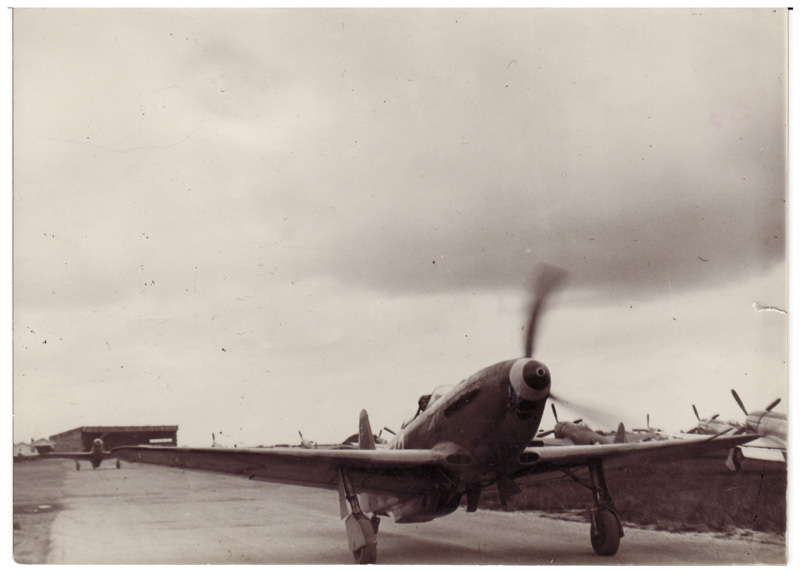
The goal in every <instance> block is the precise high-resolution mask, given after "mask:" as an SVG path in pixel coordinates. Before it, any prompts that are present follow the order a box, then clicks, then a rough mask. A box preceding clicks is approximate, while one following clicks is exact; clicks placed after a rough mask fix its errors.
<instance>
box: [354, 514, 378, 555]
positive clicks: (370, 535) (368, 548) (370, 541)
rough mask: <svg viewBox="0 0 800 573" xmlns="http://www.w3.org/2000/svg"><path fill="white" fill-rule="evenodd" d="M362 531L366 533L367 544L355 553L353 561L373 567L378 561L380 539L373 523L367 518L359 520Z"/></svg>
mask: <svg viewBox="0 0 800 573" xmlns="http://www.w3.org/2000/svg"><path fill="white" fill-rule="evenodd" d="M358 524H359V525H360V526H361V531H362V532H364V539H365V540H366V541H367V544H366V545H365V546H364V547H361V548H360V549H356V550H355V551H353V559H355V561H356V563H358V564H359V565H372V564H374V563H375V562H376V561H377V560H378V537H377V535H375V530H374V528H373V526H372V521H370V520H369V519H367V518H366V517H360V518H358Z"/></svg>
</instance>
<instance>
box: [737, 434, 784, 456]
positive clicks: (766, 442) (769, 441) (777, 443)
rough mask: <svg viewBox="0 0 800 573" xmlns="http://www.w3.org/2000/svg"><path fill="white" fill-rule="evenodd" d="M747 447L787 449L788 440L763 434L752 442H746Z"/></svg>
mask: <svg viewBox="0 0 800 573" xmlns="http://www.w3.org/2000/svg"><path fill="white" fill-rule="evenodd" d="M745 447H747V448H761V449H765V450H781V451H784V452H785V451H786V442H785V441H784V440H781V439H780V438H776V437H774V436H762V437H760V438H758V437H757V438H756V439H755V440H753V441H752V442H748V443H747V444H745Z"/></svg>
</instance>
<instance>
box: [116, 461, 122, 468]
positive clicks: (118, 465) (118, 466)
mask: <svg viewBox="0 0 800 573" xmlns="http://www.w3.org/2000/svg"><path fill="white" fill-rule="evenodd" d="M121 466H122V464H121V463H120V462H119V460H117V469H119V468H120V467H121Z"/></svg>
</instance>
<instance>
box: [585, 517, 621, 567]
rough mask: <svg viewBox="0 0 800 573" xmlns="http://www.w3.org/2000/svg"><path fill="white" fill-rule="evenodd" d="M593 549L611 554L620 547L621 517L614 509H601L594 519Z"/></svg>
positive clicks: (600, 552) (599, 553)
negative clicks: (618, 516)
mask: <svg viewBox="0 0 800 573" xmlns="http://www.w3.org/2000/svg"><path fill="white" fill-rule="evenodd" d="M591 537H592V549H594V552H595V553H597V554H598V555H603V556H609V555H614V554H616V553H617V549H619V539H620V527H619V519H618V518H617V516H616V515H615V514H614V512H613V511H610V510H608V509H601V510H600V511H598V512H596V513H595V514H594V516H593V519H592V532H591Z"/></svg>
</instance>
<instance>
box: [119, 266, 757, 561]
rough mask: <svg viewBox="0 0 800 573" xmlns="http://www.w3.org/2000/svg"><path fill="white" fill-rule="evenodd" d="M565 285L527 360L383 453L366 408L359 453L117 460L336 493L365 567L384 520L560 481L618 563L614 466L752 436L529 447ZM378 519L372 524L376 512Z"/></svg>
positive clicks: (424, 415) (420, 415)
mask: <svg viewBox="0 0 800 573" xmlns="http://www.w3.org/2000/svg"><path fill="white" fill-rule="evenodd" d="M562 279H563V272H562V271H559V270H557V269H553V268H552V267H546V268H543V269H542V270H541V271H540V274H539V277H538V281H537V283H536V286H535V296H534V298H533V304H532V305H531V309H530V314H529V319H528V322H527V326H526V330H525V332H526V335H527V336H526V343H525V352H524V357H522V358H516V359H511V360H506V361H503V362H499V363H497V364H494V365H492V366H489V367H487V368H484V369H483V370H480V371H479V372H477V373H475V374H473V375H472V376H470V377H469V378H467V379H465V380H463V381H462V382H461V383H459V384H458V385H456V386H439V387H437V388H435V389H434V390H433V391H432V392H431V393H430V395H427V394H426V395H425V396H423V398H427V399H425V400H423V399H422V398H421V399H420V400H419V401H418V408H417V411H416V414H415V415H414V416H413V417H412V418H411V419H410V420H407V421H406V422H405V423H404V424H403V425H402V428H401V430H400V431H399V432H397V434H396V435H395V436H394V437H393V438H392V440H391V441H390V443H389V445H388V447H387V448H380V449H377V448H376V447H375V440H374V437H373V436H374V435H373V433H372V429H371V426H370V423H369V419H368V417H367V413H366V412H365V411H362V412H361V416H360V419H359V431H358V449H321V448H319V447H317V448H314V449H311V448H298V447H294V448H281V447H276V448H264V449H244V448H240V449H238V450H232V449H219V448H173V447H158V446H123V447H119V448H115V449H114V452H115V453H116V454H118V455H119V457H120V458H122V459H124V460H126V461H130V462H143V463H154V464H162V465H168V466H175V467H180V468H186V469H198V470H210V471H219V472H225V473H231V474H236V475H240V476H243V477H247V478H249V479H259V480H264V481H272V482H279V483H288V484H294V485H303V486H310V487H319V488H328V489H336V490H338V491H339V504H340V516H341V518H342V519H344V522H345V529H346V532H347V539H348V547H349V549H350V550H351V551H352V553H353V557H354V559H355V561H356V562H357V563H375V562H376V560H377V532H378V528H379V523H380V516H386V515H389V514H391V515H392V517H393V518H394V520H395V522H397V523H420V522H426V521H430V520H432V519H436V518H438V517H442V516H445V515H448V514H450V513H452V512H454V511H455V510H456V509H457V508H458V507H459V505H460V502H461V500H462V498H464V497H466V510H467V512H474V511H476V510H477V509H478V501H479V498H480V495H481V492H482V490H483V489H485V488H487V487H489V486H496V488H497V491H498V494H499V498H500V501H501V503H503V504H505V503H506V501H507V500H508V499H509V498H510V497H511V496H513V495H515V494H517V493H519V492H520V484H522V483H524V482H525V481H526V480H527V479H528V478H534V477H536V476H538V475H540V474H544V473H549V472H562V473H564V474H566V475H569V476H570V477H573V479H576V480H578V481H580V479H579V476H578V475H577V473H576V472H579V471H580V470H588V474H589V479H588V482H587V483H584V485H585V486H586V487H587V489H589V490H590V491H591V492H592V495H593V498H594V505H593V508H592V510H591V512H590V539H591V544H592V547H593V549H594V551H595V553H597V554H598V555H613V554H615V553H616V552H617V549H618V548H619V543H620V538H621V537H622V536H623V529H622V525H621V522H620V519H619V516H618V515H617V511H616V509H615V507H614V502H613V500H612V498H611V494H610V492H609V489H608V485H607V482H606V477H605V469H604V468H605V466H606V465H607V464H619V463H626V462H628V463H630V462H632V461H642V460H647V459H651V458H679V457H688V456H693V455H698V454H701V453H703V452H706V451H708V450H712V449H717V448H731V447H733V446H735V445H738V444H741V443H745V442H747V441H748V440H751V439H753V438H752V437H751V436H746V435H742V436H728V437H720V436H712V437H705V436H703V437H701V436H697V437H693V438H688V439H686V440H676V441H661V442H641V443H635V444H627V443H614V444H599V445H591V446H588V445H571V446H563V447H530V446H529V444H530V442H531V440H532V439H533V437H534V436H535V435H536V432H537V430H538V427H539V424H540V422H541V419H542V414H543V412H544V410H545V407H546V403H547V400H548V398H552V399H557V398H556V397H555V396H554V395H553V392H552V391H551V378H550V371H549V370H548V368H547V367H546V366H545V365H544V364H543V363H542V362H540V361H538V360H536V359H534V358H533V350H534V340H535V334H536V330H537V325H538V323H539V321H540V319H541V314H542V311H543V309H544V306H545V303H546V300H547V298H548V295H549V294H550V293H551V291H552V290H553V289H554V288H555V287H556V286H558V284H559V283H560V282H561V281H562ZM370 513H371V514H372V516H371V517H368V514H370Z"/></svg>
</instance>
